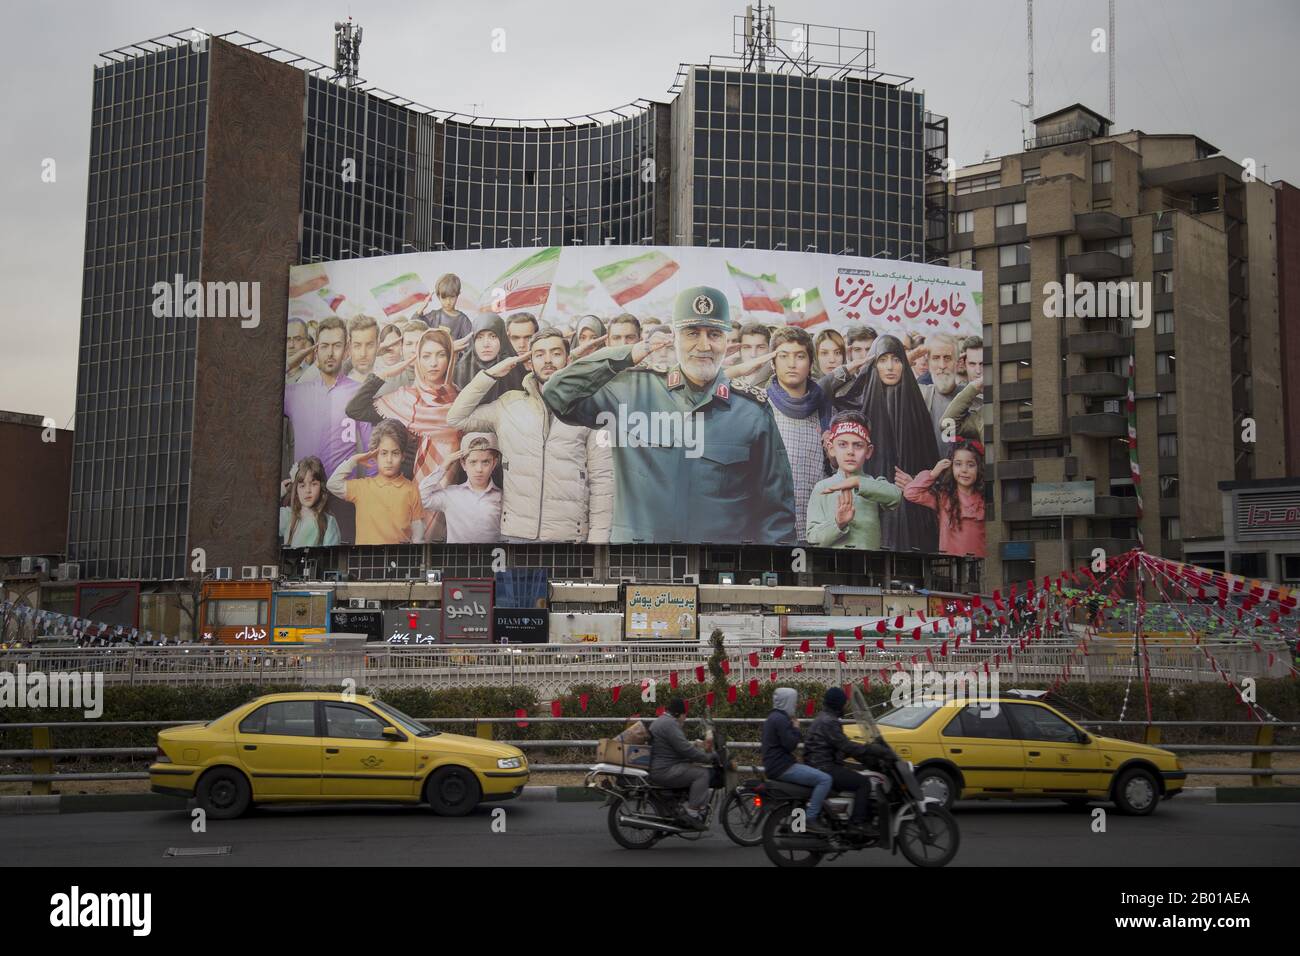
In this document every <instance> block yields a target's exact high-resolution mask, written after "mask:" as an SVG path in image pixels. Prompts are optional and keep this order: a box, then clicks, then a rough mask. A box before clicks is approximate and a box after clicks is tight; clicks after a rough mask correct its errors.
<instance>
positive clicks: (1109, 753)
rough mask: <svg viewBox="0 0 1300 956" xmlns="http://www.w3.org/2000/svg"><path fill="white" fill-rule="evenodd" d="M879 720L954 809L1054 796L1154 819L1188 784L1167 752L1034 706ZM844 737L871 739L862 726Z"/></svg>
mask: <svg viewBox="0 0 1300 956" xmlns="http://www.w3.org/2000/svg"><path fill="white" fill-rule="evenodd" d="M876 723H877V724H878V725H879V727H880V732H881V734H883V735H884V737H885V739H886V740H887V741H888V742H889V744H890V746H891V747H893V748H894V750H895V751H897V753H898V755H899V756H900V757H902V758H903V759H904V760H910V761H911V762H912V764H913V766H914V767H915V768H916V778H917V781H918V782H919V783H920V784H921V788H922V790H923V791H924V792H925V795H926V796H929V797H934V798H936V799H937V800H939V801H941V802H942V803H943V805H944V806H945V807H951V806H952V803H953V801H954V800H957V799H959V798H960V799H967V800H971V799H989V798H1013V799H1014V798H1029V799H1043V798H1053V797H1054V798H1058V799H1061V800H1064V801H1065V802H1066V803H1068V804H1071V805H1073V806H1078V807H1085V806H1087V805H1088V803H1089V802H1091V801H1097V800H1110V801H1114V803H1115V805H1116V806H1117V807H1118V808H1119V809H1120V811H1122V812H1123V813H1127V814H1130V815H1133V816H1145V815H1147V814H1148V813H1151V812H1152V811H1153V810H1155V808H1156V806H1157V805H1158V804H1159V803H1160V801H1161V800H1162V799H1168V798H1170V797H1172V796H1176V795H1177V794H1178V793H1179V792H1180V791H1181V790H1182V788H1183V784H1184V782H1185V781H1186V779H1187V774H1186V773H1185V772H1184V771H1183V767H1182V764H1181V763H1180V762H1179V760H1178V757H1177V756H1176V755H1174V754H1172V753H1170V752H1169V751H1168V750H1161V749H1160V748H1158V747H1151V746H1149V745H1147V744H1137V743H1131V742H1130V741H1127V740H1116V739H1114V738H1113V737H1099V736H1097V735H1096V734H1092V733H1089V732H1087V731H1085V730H1084V729H1083V728H1082V727H1080V726H1079V725H1078V724H1076V723H1074V722H1073V721H1072V720H1070V719H1069V718H1068V717H1066V716H1065V715H1063V714H1061V713H1060V712H1059V711H1057V710H1055V709H1053V708H1052V707H1049V706H1048V705H1047V704H1044V703H1041V702H1038V701H1035V700H1032V699H1024V698H1006V697H998V698H992V697H990V698H988V699H984V700H976V701H969V700H965V701H946V702H942V703H940V702H935V703H934V704H933V705H930V706H927V705H925V704H914V705H912V706H905V707H899V708H897V709H895V710H892V711H890V712H888V713H886V714H885V715H884V716H882V717H878V718H876ZM844 730H845V734H846V735H848V736H849V737H850V738H854V739H858V740H861V739H862V732H861V730H859V729H858V728H857V727H856V726H854V725H849V726H846V727H845V728H844Z"/></svg>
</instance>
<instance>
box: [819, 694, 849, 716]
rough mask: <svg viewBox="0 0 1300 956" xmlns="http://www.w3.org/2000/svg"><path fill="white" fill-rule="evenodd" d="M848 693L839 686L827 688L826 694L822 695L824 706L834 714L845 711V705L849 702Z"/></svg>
mask: <svg viewBox="0 0 1300 956" xmlns="http://www.w3.org/2000/svg"><path fill="white" fill-rule="evenodd" d="M848 700H849V698H848V695H847V694H845V693H844V691H843V690H842V689H841V688H839V687H830V688H827V690H826V694H825V695H824V696H823V697H822V706H824V707H825V708H826V709H827V710H829V711H830V712H831V713H833V714H842V713H844V705H845V704H846V703H848Z"/></svg>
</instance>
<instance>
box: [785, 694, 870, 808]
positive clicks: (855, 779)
mask: <svg viewBox="0 0 1300 956" xmlns="http://www.w3.org/2000/svg"><path fill="white" fill-rule="evenodd" d="M847 702H848V695H846V694H845V693H844V691H843V690H841V689H840V688H838V687H831V688H829V689H828V690H827V691H826V694H825V695H824V696H823V697H822V709H821V711H820V712H819V713H818V714H817V716H816V717H815V718H814V719H813V722H812V726H811V727H810V728H808V739H807V740H806V741H805V743H804V761H805V762H806V763H808V764H810V765H811V766H813V767H816V768H817V769H818V770H821V771H824V772H825V773H827V774H829V775H830V777H831V782H832V785H833V786H834V788H835V789H836V790H838V791H841V792H844V791H849V792H852V793H853V797H854V799H853V813H852V815H851V816H850V818H849V825H850V826H852V827H853V828H855V829H857V830H859V831H862V830H865V829H868V827H869V825H868V823H867V817H868V816H869V815H870V813H871V811H872V806H871V798H870V794H871V790H870V786H869V783H868V778H866V777H864V776H863V775H862V774H860V773H857V772H855V771H853V770H850V769H849V768H848V767H846V766H844V758H845V757H852V758H854V759H855V760H858V761H859V762H860V763H863V764H866V765H870V764H874V763H875V762H876V761H877V760H880V759H883V758H884V757H886V756H887V755H888V753H889V750H888V748H887V747H883V746H881V745H880V744H857V743H854V742H853V741H852V740H849V738H848V737H847V736H845V734H844V728H843V727H841V726H840V718H841V717H842V716H843V714H844V705H845V704H846V703H847ZM859 790H863V791H864V792H862V793H858V791H859Z"/></svg>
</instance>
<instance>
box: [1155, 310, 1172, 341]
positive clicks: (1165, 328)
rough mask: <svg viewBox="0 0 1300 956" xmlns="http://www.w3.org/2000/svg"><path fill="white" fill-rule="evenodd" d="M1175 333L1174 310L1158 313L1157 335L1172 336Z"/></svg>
mask: <svg viewBox="0 0 1300 956" xmlns="http://www.w3.org/2000/svg"><path fill="white" fill-rule="evenodd" d="M1173 331H1174V313H1173V310H1172V309H1166V310H1165V311H1163V312H1157V313H1156V335H1172V334H1173Z"/></svg>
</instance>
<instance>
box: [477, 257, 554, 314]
mask: <svg viewBox="0 0 1300 956" xmlns="http://www.w3.org/2000/svg"><path fill="white" fill-rule="evenodd" d="M559 264H560V247H559V246H550V247H549V248H546V249H543V250H541V251H540V252H535V253H533V254H532V255H531V256H529V257H528V258H527V259H524V260H523V261H521V262H517V263H516V264H515V265H513V266H511V267H510V268H509V269H507V270H506V271H505V272H503V273H502V274H501V275H500V276H498V277H497V279H496V281H494V282H492V283H490V284H489V285H488V287H487V288H486V289H484V290H483V293H482V295H481V296H480V298H479V310H480V311H482V312H501V313H505V312H514V311H516V310H518V309H531V308H540V307H541V306H543V305H545V304H546V300H547V298H548V297H549V296H550V294H551V281H552V280H553V279H554V278H555V270H556V267H558V266H559Z"/></svg>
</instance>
